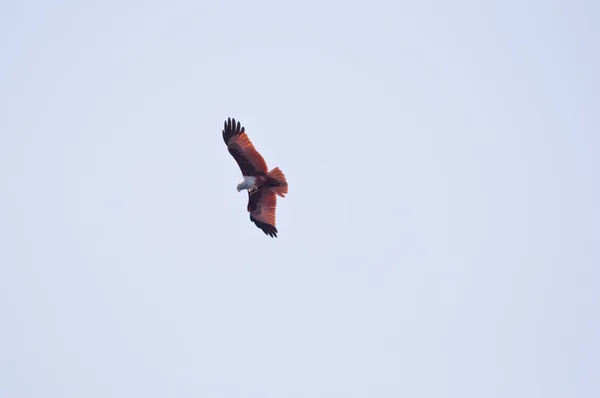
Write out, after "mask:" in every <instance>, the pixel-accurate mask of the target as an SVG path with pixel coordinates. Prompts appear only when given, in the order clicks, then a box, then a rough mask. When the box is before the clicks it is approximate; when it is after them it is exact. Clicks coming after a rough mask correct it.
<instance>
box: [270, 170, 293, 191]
mask: <svg viewBox="0 0 600 398" xmlns="http://www.w3.org/2000/svg"><path fill="white" fill-rule="evenodd" d="M267 177H269V181H268V186H269V189H270V190H271V191H273V192H275V193H276V194H277V195H279V196H281V197H282V198H284V197H285V195H286V194H287V193H288V183H287V180H286V179H285V175H284V174H283V172H282V171H281V170H279V167H275V168H274V169H273V170H271V171H269V174H267Z"/></svg>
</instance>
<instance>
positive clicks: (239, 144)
mask: <svg viewBox="0 0 600 398" xmlns="http://www.w3.org/2000/svg"><path fill="white" fill-rule="evenodd" d="M223 140H224V141H225V144H226V145H227V150H228V151H229V153H230V154H231V156H233V158H234V159H235V161H236V162H237V163H238V165H239V166H240V169H241V170H242V176H243V177H244V179H243V180H242V182H240V183H239V184H238V186H237V190H238V192H240V191H241V190H243V189H247V190H248V211H249V212H250V221H252V222H253V223H254V224H256V226H257V227H258V228H260V229H262V230H263V232H264V233H265V234H267V235H269V236H270V237H272V238H276V237H277V228H276V227H275V207H276V206H277V196H276V194H277V195H279V196H281V197H282V198H283V197H285V194H287V193H288V184H287V181H286V179H285V175H283V172H282V171H281V170H279V168H278V167H275V168H274V169H273V170H271V171H269V169H268V168H267V164H266V163H265V160H264V159H263V157H262V156H261V155H260V153H258V151H257V150H256V149H255V148H254V145H252V142H250V139H249V138H248V136H247V135H246V130H245V128H244V127H242V126H241V125H240V122H237V123H236V122H235V119H231V118H228V119H227V121H226V122H225V128H224V129H223Z"/></svg>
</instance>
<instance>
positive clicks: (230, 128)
mask: <svg viewBox="0 0 600 398" xmlns="http://www.w3.org/2000/svg"><path fill="white" fill-rule="evenodd" d="M243 132H244V128H243V127H242V126H241V124H240V122H237V123H236V121H235V118H231V117H228V118H227V120H226V121H225V123H224V124H223V140H224V141H225V143H226V144H227V141H229V139H230V138H231V137H233V136H234V135H237V134H241V133H243Z"/></svg>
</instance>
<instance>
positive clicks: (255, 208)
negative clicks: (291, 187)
mask: <svg viewBox="0 0 600 398" xmlns="http://www.w3.org/2000/svg"><path fill="white" fill-rule="evenodd" d="M275 207H277V197H276V196H275V193H274V192H273V191H271V190H270V189H268V188H263V189H261V190H259V191H257V192H255V193H253V194H252V195H250V194H248V211H249V212H250V221H252V222H253V223H254V224H256V226H257V227H258V228H260V229H262V231H263V232H264V233H265V234H267V235H269V236H270V237H272V238H276V237H277V228H276V227H275Z"/></svg>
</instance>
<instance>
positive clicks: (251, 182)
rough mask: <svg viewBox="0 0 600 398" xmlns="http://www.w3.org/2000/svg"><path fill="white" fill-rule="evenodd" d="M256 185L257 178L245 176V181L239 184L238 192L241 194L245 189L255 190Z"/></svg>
mask: <svg viewBox="0 0 600 398" xmlns="http://www.w3.org/2000/svg"><path fill="white" fill-rule="evenodd" d="M255 183H256V177H248V176H244V179H243V180H242V182H240V183H239V184H238V186H237V190H238V192H240V191H241V190H243V189H250V188H254V186H255Z"/></svg>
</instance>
